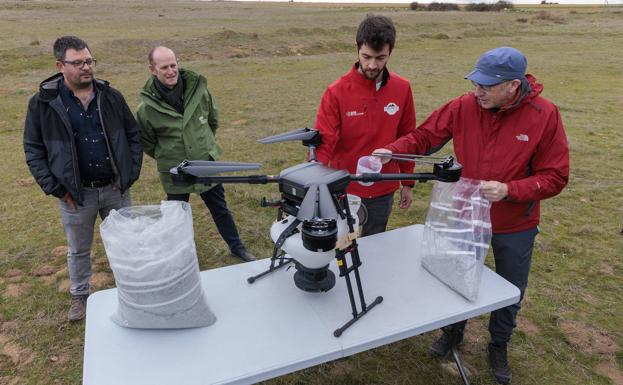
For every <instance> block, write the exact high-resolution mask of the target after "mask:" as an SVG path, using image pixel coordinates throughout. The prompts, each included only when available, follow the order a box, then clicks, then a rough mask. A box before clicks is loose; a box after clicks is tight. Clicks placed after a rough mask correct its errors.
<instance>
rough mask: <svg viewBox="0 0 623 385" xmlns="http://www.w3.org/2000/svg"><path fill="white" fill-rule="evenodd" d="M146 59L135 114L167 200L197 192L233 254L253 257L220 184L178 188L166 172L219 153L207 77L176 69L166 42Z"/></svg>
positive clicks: (142, 138)
mask: <svg viewBox="0 0 623 385" xmlns="http://www.w3.org/2000/svg"><path fill="white" fill-rule="evenodd" d="M148 60H149V65H148V69H149V72H150V73H151V75H152V76H151V77H150V78H149V80H147V83H145V86H144V87H143V89H142V90H141V93H140V95H139V97H140V100H141V104H140V105H139V106H138V110H137V112H136V115H137V120H138V123H139V126H140V129H141V141H142V143H143V151H144V152H145V153H146V154H147V155H149V156H151V157H152V158H154V159H156V162H157V164H158V172H159V173H160V181H161V183H162V187H163V188H164V191H165V192H166V194H167V199H168V200H180V201H185V202H188V198H189V196H190V193H198V194H199V196H201V199H203V201H204V202H205V204H206V206H207V207H208V209H209V210H210V213H211V214H212V218H213V219H214V223H215V224H216V227H217V228H218V231H219V233H220V234H221V236H222V237H223V240H225V242H227V245H228V246H229V250H230V251H231V253H232V255H233V256H234V257H238V258H240V259H242V260H243V261H245V262H249V261H254V260H255V257H254V256H253V254H251V253H250V252H249V251H247V249H246V248H245V247H244V245H243V243H242V241H241V240H240V236H239V235H238V230H237V229H236V224H235V223H234V219H233V218H232V216H231V212H230V211H229V209H228V208H227V202H225V190H224V189H223V185H222V184H217V185H209V186H204V185H191V186H188V187H180V186H175V185H173V181H172V180H171V177H170V175H169V170H170V169H171V168H173V167H175V166H177V165H178V164H179V163H180V162H181V161H183V160H184V159H190V160H217V159H218V158H219V155H220V154H221V149H220V147H219V146H218V144H216V139H215V132H216V129H217V128H218V111H217V109H216V106H215V105H214V101H213V100H212V96H211V95H210V91H208V88H207V81H206V78H205V77H203V76H201V75H199V74H197V73H195V72H192V71H189V70H185V69H181V68H178V65H177V58H176V57H175V53H174V52H173V51H172V50H171V49H169V48H167V47H162V46H159V47H155V48H153V49H152V50H151V51H150V52H149V55H148Z"/></svg>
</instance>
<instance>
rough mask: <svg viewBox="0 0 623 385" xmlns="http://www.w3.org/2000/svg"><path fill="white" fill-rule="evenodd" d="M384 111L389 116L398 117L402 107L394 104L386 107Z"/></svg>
mask: <svg viewBox="0 0 623 385" xmlns="http://www.w3.org/2000/svg"><path fill="white" fill-rule="evenodd" d="M383 111H385V112H386V113H387V115H390V116H392V115H396V113H397V112H398V111H400V107H398V105H397V104H396V103H394V102H390V103H388V104H387V105H386V106H385V107H383Z"/></svg>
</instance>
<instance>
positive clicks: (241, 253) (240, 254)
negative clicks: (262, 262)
mask: <svg viewBox="0 0 623 385" xmlns="http://www.w3.org/2000/svg"><path fill="white" fill-rule="evenodd" d="M231 255H232V256H234V257H236V258H240V259H242V261H243V262H252V261H255V260H256V258H255V255H253V254H251V253H249V251H248V250H247V249H239V250H236V251H232V252H231Z"/></svg>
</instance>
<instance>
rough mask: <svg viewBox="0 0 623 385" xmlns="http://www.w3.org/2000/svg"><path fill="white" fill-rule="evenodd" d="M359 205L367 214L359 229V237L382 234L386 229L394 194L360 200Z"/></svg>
mask: <svg viewBox="0 0 623 385" xmlns="http://www.w3.org/2000/svg"><path fill="white" fill-rule="evenodd" d="M361 204H362V205H363V206H364V207H365V208H366V211H367V212H368V215H367V220H366V221H365V223H364V224H363V228H362V229H361V236H362V237H365V236H366V235H372V234H378V233H382V232H384V231H385V230H386V229H387V222H388V221H389V214H391V212H392V205H393V204H394V193H391V194H387V195H383V196H380V197H377V198H361Z"/></svg>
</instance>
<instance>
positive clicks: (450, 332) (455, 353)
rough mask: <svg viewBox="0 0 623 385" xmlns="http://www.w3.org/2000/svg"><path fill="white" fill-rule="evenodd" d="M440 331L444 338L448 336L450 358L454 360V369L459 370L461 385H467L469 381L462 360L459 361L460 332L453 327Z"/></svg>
mask: <svg viewBox="0 0 623 385" xmlns="http://www.w3.org/2000/svg"><path fill="white" fill-rule="evenodd" d="M441 330H443V332H444V333H445V334H446V336H448V339H449V340H450V343H451V344H452V350H451V351H452V358H454V362H455V363H456V367H457V369H458V370H459V374H460V375H461V378H462V379H463V384H465V385H469V380H468V379H467V374H466V373H465V368H464V367H463V360H461V355H460V354H459V350H458V345H459V342H460V334H461V332H462V331H461V330H460V329H459V328H458V327H453V325H450V326H446V327H443V328H442V329H441Z"/></svg>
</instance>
